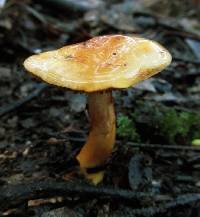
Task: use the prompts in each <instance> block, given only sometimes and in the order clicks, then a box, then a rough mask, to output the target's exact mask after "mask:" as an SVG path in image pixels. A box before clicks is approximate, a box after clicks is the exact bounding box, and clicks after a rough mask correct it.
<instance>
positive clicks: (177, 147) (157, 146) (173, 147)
mask: <svg viewBox="0 0 200 217" xmlns="http://www.w3.org/2000/svg"><path fill="white" fill-rule="evenodd" d="M67 139H69V140H71V141H74V142H81V143H83V142H85V138H76V137H71V136H70V137H67ZM116 143H117V144H119V145H120V144H121V141H120V140H117V141H116ZM123 143H124V142H123ZM126 145H128V146H132V147H139V148H146V149H147V148H153V149H168V150H177V151H200V147H198V146H185V145H163V144H144V143H135V142H130V141H127V142H126Z"/></svg>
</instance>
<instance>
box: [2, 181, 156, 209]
mask: <svg viewBox="0 0 200 217" xmlns="http://www.w3.org/2000/svg"><path fill="white" fill-rule="evenodd" d="M0 192H1V193H0V210H1V211H3V210H6V209H10V208H15V207H17V206H19V205H21V204H25V203H26V204H27V202H28V200H32V199H38V198H49V197H54V196H62V197H72V196H76V197H80V198H85V197H86V198H88V199H89V198H110V199H119V200H122V201H123V200H125V201H134V200H136V199H142V198H144V197H152V194H150V193H143V192H133V191H129V190H122V189H113V188H107V187H106V188H105V187H95V186H90V185H86V184H84V185H83V184H80V183H78V184H75V183H73V182H63V181H55V180H45V181H34V182H30V183H22V184H16V185H4V186H2V187H0Z"/></svg>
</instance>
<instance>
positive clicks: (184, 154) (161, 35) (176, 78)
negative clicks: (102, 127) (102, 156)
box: [0, 0, 200, 217]
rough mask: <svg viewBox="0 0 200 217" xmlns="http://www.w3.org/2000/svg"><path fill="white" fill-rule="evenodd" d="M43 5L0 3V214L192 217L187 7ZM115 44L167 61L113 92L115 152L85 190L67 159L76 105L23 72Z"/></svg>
mask: <svg viewBox="0 0 200 217" xmlns="http://www.w3.org/2000/svg"><path fill="white" fill-rule="evenodd" d="M41 2H42V3H41ZM51 2H53V1H48V0H45V1H31V0H23V1H14V0H12V1H11V0H10V1H9V0H8V1H7V2H6V4H5V5H4V7H3V9H2V10H0V215H1V216H26V217H27V216H28V217H29V216H30V217H31V216H35V217H39V216H41V217H46V216H62V217H69V216H70V217H71V216H73V217H75V216H76V217H79V216H80V217H81V216H84V217H85V216H88V217H89V216H98V217H101V216H108V217H119V216H125V217H126V216H127V217H132V216H134V217H135V216H145V217H146V216H163V217H164V216H166V217H167V216H174V217H193V216H195V217H196V216H199V213H200V181H199V180H200V155H199V153H200V141H199V140H200V56H199V53H200V31H199V29H200V25H199V23H198V22H199V19H200V17H199V14H200V13H199V3H198V1H194V2H193V3H192V1H189V0H188V1H187V0H185V1H178V0H177V1H172V0H170V1H159V0H157V1H154V4H153V3H151V4H147V3H141V2H143V1H141V2H140V1H114V0H113V1H109V3H108V2H107V1H101V0H99V1H91V2H90V4H86V5H83V4H82V3H83V2H87V1H75V2H77V3H73V1H67V0H66V1H64V0H63V1H55V3H54V5H52V3H51ZM63 2H65V3H64V4H63ZM81 2H82V3H81ZM95 2H96V3H98V5H97V6H96V3H95ZM138 2H140V3H138ZM144 2H145V1H144ZM146 2H147V1H146ZM161 2H162V3H161ZM95 7H97V8H95ZM118 33H119V34H127V35H132V34H139V35H141V36H143V37H146V38H149V39H153V40H156V41H158V42H160V43H161V44H162V45H164V46H165V47H166V48H167V49H169V51H170V52H171V54H172V56H173V62H172V64H171V65H170V66H169V67H168V68H167V69H166V70H164V71H163V72H162V73H160V74H159V75H156V76H155V77H154V78H152V79H149V80H147V81H145V82H143V83H142V84H140V85H137V86H136V87H134V88H129V89H127V90H123V91H114V92H113V95H114V98H115V105H116V113H117V115H118V121H117V123H118V129H117V144H116V148H115V150H114V153H113V155H112V158H111V159H109V162H108V163H107V165H106V175H105V178H104V180H103V182H102V183H101V184H99V185H98V186H93V185H91V184H90V183H88V182H87V181H86V180H85V179H84V177H82V176H81V175H80V174H79V171H78V163H77V162H76V160H75V156H76V154H77V153H78V152H79V150H80V148H81V147H82V145H83V144H84V142H85V140H86V137H87V133H88V129H89V121H88V116H87V106H86V101H87V99H86V97H87V96H85V95H84V94H80V93H74V92H72V91H69V90H64V89H59V88H56V87H53V86H50V85H47V84H44V83H42V82H41V81H38V80H36V79H35V78H33V77H32V76H31V75H30V74H29V73H27V72H26V71H25V70H24V68H23V61H24V59H25V58H27V57H28V56H30V55H31V54H33V53H38V52H41V51H45V50H51V49H55V48H59V47H62V46H63V45H66V44H72V43H76V42H80V41H84V40H87V39H89V38H91V37H93V36H96V35H105V34H118Z"/></svg>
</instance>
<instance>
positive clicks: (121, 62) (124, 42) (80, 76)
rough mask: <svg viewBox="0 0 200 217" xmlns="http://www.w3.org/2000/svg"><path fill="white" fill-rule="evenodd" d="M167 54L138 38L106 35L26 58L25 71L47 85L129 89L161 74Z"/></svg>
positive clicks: (85, 89)
mask: <svg viewBox="0 0 200 217" xmlns="http://www.w3.org/2000/svg"><path fill="white" fill-rule="evenodd" d="M170 62H171V55H170V53H169V52H168V51H167V50H166V49H165V48H163V47H162V46H161V45H159V44H158V43H156V42H153V41H151V40H147V39H144V38H139V37H129V36H123V35H107V36H98V37H94V38H92V39H90V40H88V41H86V42H82V43H79V44H74V45H68V46H65V47H63V48H61V49H58V50H54V51H49V52H44V53H41V54H37V55H33V56H31V57H29V58H27V59H26V60H25V62H24V66H25V68H26V69H27V70H28V71H30V72H31V73H33V74H34V75H36V76H37V77H39V78H41V79H42V80H44V81H46V82H47V83H50V84H53V85H57V86H60V87H65V88H69V89H72V90H76V91H84V92H95V91H100V90H106V89H118V88H128V87H130V86H132V85H135V84H137V83H138V82H140V81H143V80H145V79H147V78H149V77H151V76H152V75H154V74H156V73H158V72H160V71H162V70H163V69H164V68H165V67H166V66H168V65H169V64H170Z"/></svg>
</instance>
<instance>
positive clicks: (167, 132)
mask: <svg viewBox="0 0 200 217" xmlns="http://www.w3.org/2000/svg"><path fill="white" fill-rule="evenodd" d="M159 125H160V129H161V134H162V135H163V136H164V137H165V138H166V139H167V140H168V141H169V142H171V143H176V141H177V140H181V141H184V142H186V143H189V142H191V141H192V140H193V139H195V138H199V137H200V115H199V114H192V113H188V112H180V113H178V112H177V111H175V110H174V109H168V111H166V113H165V114H164V115H163V118H162V119H161V120H160V123H159Z"/></svg>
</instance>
